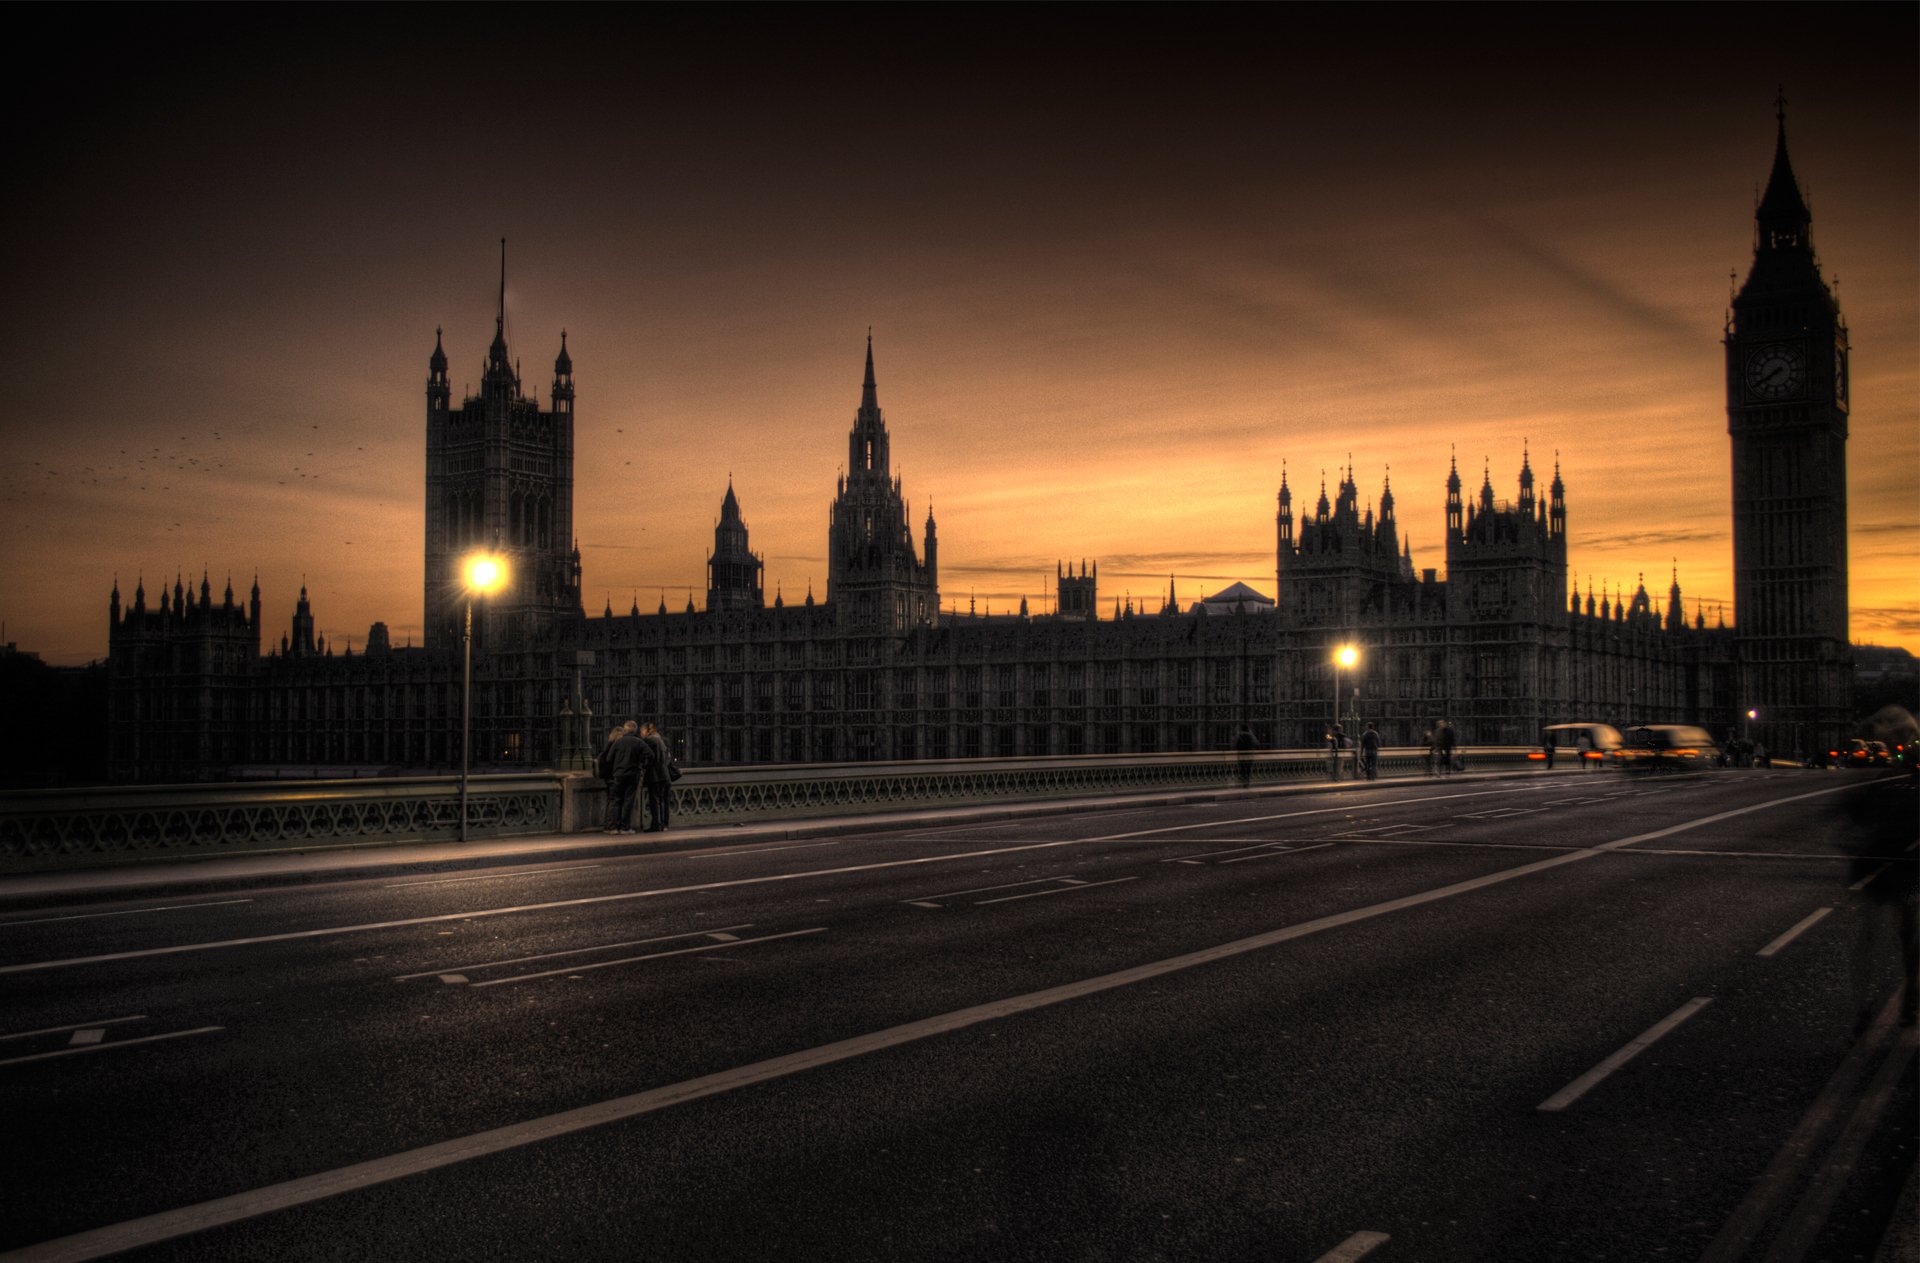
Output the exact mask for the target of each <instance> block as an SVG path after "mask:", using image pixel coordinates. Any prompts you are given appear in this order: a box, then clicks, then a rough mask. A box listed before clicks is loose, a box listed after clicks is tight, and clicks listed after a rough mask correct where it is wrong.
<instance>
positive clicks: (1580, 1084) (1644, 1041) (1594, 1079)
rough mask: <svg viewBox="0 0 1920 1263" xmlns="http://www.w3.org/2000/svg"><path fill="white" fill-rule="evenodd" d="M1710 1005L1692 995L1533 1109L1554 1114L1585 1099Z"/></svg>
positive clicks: (1710, 999)
mask: <svg viewBox="0 0 1920 1263" xmlns="http://www.w3.org/2000/svg"><path fill="white" fill-rule="evenodd" d="M1712 1003H1713V997H1712V996H1695V997H1694V998H1693V999H1691V1000H1689V1001H1687V1002H1686V1003H1685V1004H1683V1005H1681V1006H1680V1007H1679V1008H1677V1009H1675V1010H1674V1011H1673V1012H1671V1013H1669V1014H1667V1016H1665V1017H1663V1018H1661V1019H1660V1020H1659V1021H1658V1022H1655V1023H1654V1024H1653V1025H1652V1026H1649V1027H1648V1028H1647V1029H1646V1030H1645V1031H1644V1032H1642V1033H1641V1035H1640V1037H1639V1038H1637V1039H1635V1040H1633V1041H1632V1042H1631V1043H1629V1044H1628V1045H1627V1046H1626V1047H1625V1048H1622V1049H1621V1050H1620V1051H1619V1052H1617V1053H1614V1054H1613V1055H1612V1056H1611V1057H1608V1058H1607V1059H1606V1060H1605V1061H1603V1062H1601V1063H1600V1064H1599V1065H1597V1066H1595V1067H1594V1068H1593V1069H1591V1070H1589V1071H1587V1072H1586V1073H1585V1074H1583V1075H1581V1076H1580V1077H1579V1078H1577V1079H1575V1080H1574V1081H1573V1082H1572V1083H1569V1084H1568V1085H1567V1086H1566V1087H1564V1088H1561V1089H1560V1090H1559V1091H1558V1092H1555V1093H1554V1094H1553V1095H1552V1096H1550V1097H1548V1098H1547V1099H1546V1100H1544V1101H1542V1102H1540V1104H1539V1105H1538V1106H1537V1107H1536V1108H1538V1109H1540V1110H1543V1111H1545V1112H1547V1113H1554V1112H1557V1111H1559V1110H1563V1109H1565V1108H1567V1106H1569V1105H1571V1104H1573V1103H1574V1102H1575V1101H1577V1100H1579V1099H1580V1098H1581V1097H1583V1096H1585V1095H1586V1094H1587V1093H1588V1092H1589V1091H1591V1090H1592V1089H1593V1087H1594V1086H1595V1085H1596V1084H1598V1083H1599V1082H1600V1081H1601V1080H1603V1079H1605V1078H1606V1077H1607V1076H1608V1075H1610V1074H1612V1073H1613V1072H1614V1071H1616V1070H1618V1069H1619V1068H1620V1067H1621V1066H1624V1065H1626V1064H1627V1063H1628V1062H1629V1061H1632V1060H1633V1059H1634V1058H1635V1057H1638V1056H1639V1055H1640V1054H1641V1053H1643V1052H1645V1051H1646V1050H1647V1049H1648V1048H1650V1047H1652V1046H1653V1044H1654V1042H1655V1041H1656V1040H1658V1039H1660V1038H1661V1037H1662V1036H1664V1035H1666V1034H1667V1033H1668V1032H1669V1031H1671V1030H1673V1028H1674V1027H1676V1026H1678V1025H1680V1023H1682V1022H1684V1021H1686V1020H1687V1019H1688V1018H1690V1017H1692V1016H1693V1015H1694V1014H1695V1013H1698V1012H1699V1011H1700V1010H1701V1009H1704V1008H1706V1007H1707V1006H1708V1005H1709V1004H1712Z"/></svg>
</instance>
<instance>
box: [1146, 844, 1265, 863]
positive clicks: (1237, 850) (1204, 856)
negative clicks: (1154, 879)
mask: <svg viewBox="0 0 1920 1263" xmlns="http://www.w3.org/2000/svg"><path fill="white" fill-rule="evenodd" d="M1275 847H1279V848H1280V849H1281V850H1283V851H1284V850H1286V849H1288V848H1287V844H1286V843H1285V842H1261V843H1259V844H1258V845H1255V846H1236V847H1233V848H1231V849H1229V850H1225V851H1202V852H1200V853H1199V854H1198V855H1188V856H1182V857H1179V858H1176V859H1170V860H1161V861H1160V862H1161V863H1162V864H1199V863H1202V862H1204V861H1206V860H1210V859H1213V858H1215V857H1216V856H1221V855H1245V854H1246V853H1247V852H1248V851H1271V850H1273V849H1274V848H1275Z"/></svg>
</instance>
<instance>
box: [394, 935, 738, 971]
mask: <svg viewBox="0 0 1920 1263" xmlns="http://www.w3.org/2000/svg"><path fill="white" fill-rule="evenodd" d="M752 928H753V922H751V921H746V922H742V923H741V924H739V925H723V926H718V927H716V928H714V929H711V930H686V931H683V932H682V933H679V934H661V935H658V936H656V937H654V938H632V939H626V940H624V941H623V942H619V943H595V944H594V945H593V946H591V947H569V948H567V949H566V950H564V951H558V952H540V953H538V954H536V955H533V956H509V957H507V958H506V959H505V960H483V961H480V962H478V963H476V964H471V965H455V966H454V968H455V969H475V970H477V969H492V968H495V967H496V966H499V965H525V964H527V963H529V962H531V961H536V960H558V959H559V958H560V957H562V956H584V955H586V954H587V953H588V952H614V951H618V950H620V949H621V948H623V947H644V946H646V945H647V944H648V943H669V942H672V941H673V940H674V939H682V938H696V937H699V936H701V935H713V934H726V933H729V932H730V931H733V930H750V929H752ZM444 968H445V966H442V969H444ZM435 976H437V977H441V978H444V977H445V976H446V975H445V974H443V973H441V971H440V970H439V969H423V970H421V971H420V972H419V973H417V974H398V975H396V976H395V977H394V981H395V982H409V981H411V980H412V979H415V978H427V977H435Z"/></svg>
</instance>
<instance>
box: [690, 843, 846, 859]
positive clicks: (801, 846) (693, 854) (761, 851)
mask: <svg viewBox="0 0 1920 1263" xmlns="http://www.w3.org/2000/svg"><path fill="white" fill-rule="evenodd" d="M839 845H840V839H839V838H834V839H833V840H832V841H830V842H789V843H787V844H786V845H785V846H739V847H735V848H734V849H733V850H731V851H678V852H675V853H674V854H673V855H671V856H664V855H663V856H661V857H660V858H661V859H676V860H715V859H725V858H726V857H727V856H729V855H765V854H766V853H767V852H769V851H809V850H812V849H813V848H815V847H820V846H839Z"/></svg>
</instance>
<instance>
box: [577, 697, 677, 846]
mask: <svg viewBox="0 0 1920 1263" xmlns="http://www.w3.org/2000/svg"><path fill="white" fill-rule="evenodd" d="M593 770H594V772H595V773H597V774H598V775H599V777H600V779H601V780H603V781H605V782H606V783H607V827H606V828H604V829H602V830H601V832H602V833H636V832H637V833H659V832H661V831H663V830H665V829H666V827H667V817H668V816H669V815H671V814H672V811H673V782H674V779H675V775H676V773H677V772H678V771H679V765H678V764H677V763H676V762H675V760H674V757H673V751H672V750H670V749H669V748H668V746H667V739H666V738H665V737H663V736H662V735H660V729H659V728H657V727H656V726H654V725H653V724H652V723H646V724H642V723H639V722H638V721H636V720H632V719H629V720H628V721H627V722H626V723H624V724H622V725H620V726H619V727H618V728H615V729H614V730H613V731H612V732H610V733H608V734H607V744H606V745H605V746H604V747H603V748H602V749H601V751H600V755H599V757H598V758H596V759H595V760H594V764H593ZM643 787H644V788H645V790H646V791H647V802H646V823H645V824H644V825H642V826H641V827H640V828H639V829H635V828H634V827H633V818H634V808H635V806H636V805H637V803H638V800H639V797H640V791H641V789H642V788H643Z"/></svg>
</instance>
